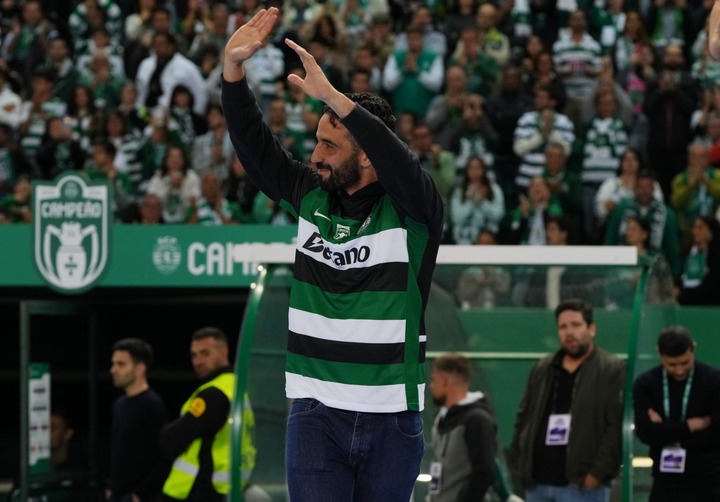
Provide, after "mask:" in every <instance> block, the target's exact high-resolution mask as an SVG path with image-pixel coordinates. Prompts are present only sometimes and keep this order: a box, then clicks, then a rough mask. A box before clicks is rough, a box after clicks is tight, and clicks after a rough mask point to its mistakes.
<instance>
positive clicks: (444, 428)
mask: <svg viewBox="0 0 720 502" xmlns="http://www.w3.org/2000/svg"><path fill="white" fill-rule="evenodd" d="M470 376H471V365H470V361H468V359H467V358H465V357H463V356H462V355H460V354H445V355H443V356H441V357H439V358H438V359H436V360H435V363H434V364H433V370H432V374H431V380H430V391H431V393H432V397H433V402H434V403H435V404H436V405H438V406H441V408H440V411H439V412H438V415H437V417H436V418H435V424H434V425H433V429H432V450H433V458H432V463H431V464H430V475H431V476H432V480H431V482H430V485H429V487H428V496H427V498H426V500H427V502H471V501H477V502H479V501H481V500H483V499H484V497H485V494H486V493H487V491H488V489H489V488H490V487H491V486H492V485H493V482H494V481H495V454H496V451H497V449H496V437H495V436H496V434H497V424H496V422H495V416H494V414H493V411H492V408H491V406H490V403H489V402H488V399H487V397H486V396H485V395H484V394H483V393H482V392H470V391H469V386H470Z"/></svg>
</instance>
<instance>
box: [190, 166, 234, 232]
mask: <svg viewBox="0 0 720 502" xmlns="http://www.w3.org/2000/svg"><path fill="white" fill-rule="evenodd" d="M239 222H240V214H239V212H238V207H237V205H236V204H232V203H230V202H229V201H228V200H227V199H226V198H225V197H224V196H223V193H222V184H221V182H220V178H218V175H217V174H216V173H214V172H212V171H206V172H205V173H203V175H202V176H201V177H200V197H199V198H198V199H195V200H194V201H193V204H192V205H191V206H190V208H189V209H188V212H187V214H186V216H185V223H189V224H191V225H204V226H217V225H230V224H235V223H239Z"/></svg>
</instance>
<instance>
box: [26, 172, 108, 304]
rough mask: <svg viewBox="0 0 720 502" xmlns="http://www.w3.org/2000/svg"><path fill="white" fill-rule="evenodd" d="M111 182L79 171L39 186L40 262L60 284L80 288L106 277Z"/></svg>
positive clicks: (36, 195)
mask: <svg viewBox="0 0 720 502" xmlns="http://www.w3.org/2000/svg"><path fill="white" fill-rule="evenodd" d="M108 194H109V188H108V185H107V184H106V183H105V182H104V181H98V182H92V183H88V182H86V180H85V179H84V178H82V177H80V176H78V175H76V174H66V175H62V176H60V177H58V178H57V179H55V181H53V182H37V183H35V184H34V187H33V196H32V201H33V225H34V239H35V264H36V266H37V268H38V270H39V271H40V274H42V276H43V277H44V278H45V280H46V281H48V283H49V284H50V285H51V286H52V287H53V288H55V289H59V290H62V291H63V292H70V293H79V292H81V291H84V290H87V289H89V288H90V287H91V286H92V285H93V284H94V283H95V282H96V281H97V280H98V278H99V277H100V275H101V274H102V272H103V270H104V269H105V265H106V263H107V257H108V227H109V210H108V206H109V204H108Z"/></svg>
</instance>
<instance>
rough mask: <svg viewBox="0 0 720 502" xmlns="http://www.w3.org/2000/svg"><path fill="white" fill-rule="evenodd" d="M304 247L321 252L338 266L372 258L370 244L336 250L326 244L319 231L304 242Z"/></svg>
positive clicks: (314, 251) (326, 258)
mask: <svg viewBox="0 0 720 502" xmlns="http://www.w3.org/2000/svg"><path fill="white" fill-rule="evenodd" d="M303 249H307V250H308V251H311V252H313V253H319V254H320V255H321V256H322V257H323V258H324V259H325V260H327V261H331V262H333V263H334V264H335V265H337V266H338V267H342V266H345V265H353V264H355V263H363V262H366V261H367V260H368V259H369V258H370V248H369V247H368V246H359V247H352V248H348V249H345V250H338V251H334V250H332V249H331V248H330V247H328V246H326V245H325V241H324V240H323V238H322V237H321V236H320V234H319V233H317V232H313V234H312V235H311V236H310V237H309V238H308V239H307V240H306V241H305V244H303Z"/></svg>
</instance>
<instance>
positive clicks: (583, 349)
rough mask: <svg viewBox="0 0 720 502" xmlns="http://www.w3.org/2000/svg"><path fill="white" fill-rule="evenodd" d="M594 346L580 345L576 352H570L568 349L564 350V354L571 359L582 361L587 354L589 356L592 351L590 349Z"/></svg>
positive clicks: (588, 344)
mask: <svg viewBox="0 0 720 502" xmlns="http://www.w3.org/2000/svg"><path fill="white" fill-rule="evenodd" d="M591 345H592V344H590V343H585V344H578V345H577V346H576V347H575V350H573V351H572V352H571V351H568V350H567V349H565V348H563V353H564V354H565V355H566V356H568V357H569V358H570V359H581V358H582V357H583V356H584V355H585V354H587V353H588V352H589V351H590V347H591Z"/></svg>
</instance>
